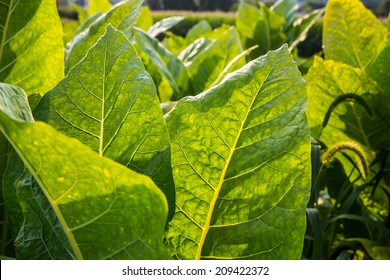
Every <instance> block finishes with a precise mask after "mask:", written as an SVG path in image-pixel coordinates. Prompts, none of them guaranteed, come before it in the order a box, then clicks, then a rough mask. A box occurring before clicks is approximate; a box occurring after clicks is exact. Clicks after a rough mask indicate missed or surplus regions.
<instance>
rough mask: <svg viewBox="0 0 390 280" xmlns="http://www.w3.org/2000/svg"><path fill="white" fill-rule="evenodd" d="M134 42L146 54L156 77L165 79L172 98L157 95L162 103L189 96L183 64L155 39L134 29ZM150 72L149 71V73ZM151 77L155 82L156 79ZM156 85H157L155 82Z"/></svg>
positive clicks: (188, 84) (188, 82)
mask: <svg viewBox="0 0 390 280" xmlns="http://www.w3.org/2000/svg"><path fill="white" fill-rule="evenodd" d="M135 40H136V42H137V47H138V48H139V49H140V50H141V51H142V52H143V53H144V54H146V58H147V59H149V60H150V61H149V63H146V64H147V67H148V70H149V66H148V65H154V67H155V71H156V72H157V73H156V74H157V76H158V75H160V76H161V77H162V78H163V79H165V80H166V81H167V82H168V84H169V86H170V87H171V89H172V94H171V95H172V96H170V94H166V93H159V95H160V100H161V101H162V102H165V101H169V100H177V99H180V98H182V97H183V96H186V95H189V93H190V92H191V91H190V81H189V78H188V74H187V70H186V69H185V67H184V65H183V63H182V62H181V61H180V60H179V59H178V58H177V57H176V56H175V55H173V54H172V53H170V52H169V51H168V50H167V49H166V48H164V46H163V45H161V44H160V43H159V42H158V41H157V40H156V39H155V38H152V37H151V36H150V35H148V34H147V33H145V32H143V31H142V30H140V29H135ZM150 72H151V71H150ZM151 73H152V76H153V79H154V80H155V81H157V77H155V75H153V72H151ZM156 84H157V85H158V83H157V82H156Z"/></svg>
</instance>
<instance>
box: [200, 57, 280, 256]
mask: <svg viewBox="0 0 390 280" xmlns="http://www.w3.org/2000/svg"><path fill="white" fill-rule="evenodd" d="M278 59H279V54H278V55H277V57H276V58H275V61H274V63H273V64H272V66H271V67H270V70H269V72H268V73H267V75H266V77H265V78H264V80H263V81H262V83H261V85H260V86H259V89H258V90H257V93H256V94H255V95H254V96H253V99H252V102H251V104H250V105H249V106H248V110H247V112H246V114H245V116H244V118H243V119H242V120H241V125H240V129H239V133H237V137H236V139H235V140H234V143H233V145H232V147H231V149H230V154H229V156H228V158H227V160H226V164H225V166H224V168H223V170H222V174H221V177H220V179H219V182H218V185H217V187H216V188H215V193H214V196H213V198H212V200H211V202H210V207H209V211H208V213H207V218H206V223H205V226H204V227H203V229H202V234H201V236H200V239H199V243H198V250H197V252H196V255H195V260H200V258H201V257H202V249H203V245H204V242H205V240H206V237H207V234H208V232H209V230H210V227H211V225H210V224H211V217H212V216H213V213H214V208H215V204H216V202H217V200H218V198H219V193H220V191H221V188H222V185H223V183H224V182H225V175H226V172H227V169H228V167H229V165H230V161H231V159H232V157H233V154H234V151H235V150H236V147H237V143H238V140H239V139H240V137H241V133H242V131H243V127H244V125H245V123H246V121H247V118H248V116H249V113H250V112H251V110H250V109H251V108H252V106H253V104H254V102H255V100H256V97H257V96H258V95H259V93H260V91H261V89H262V88H263V85H264V83H265V81H267V79H268V77H269V75H270V74H271V72H272V71H273V69H274V67H275V64H276V62H277V61H278Z"/></svg>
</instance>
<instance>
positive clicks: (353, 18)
mask: <svg viewBox="0 0 390 280" xmlns="http://www.w3.org/2000/svg"><path fill="white" fill-rule="evenodd" d="M323 32H324V35H323V41H324V42H323V43H324V52H325V58H326V59H332V60H335V61H339V62H343V63H346V64H348V65H351V66H354V67H358V68H361V69H365V68H366V67H367V65H369V64H370V62H371V61H372V60H373V59H374V58H375V56H376V52H377V47H378V45H379V44H380V42H381V41H382V40H383V38H384V37H385V35H386V28H385V26H384V25H383V24H382V22H381V21H380V20H379V19H377V18H376V17H375V15H374V14H373V13H372V12H371V11H370V10H368V9H366V8H365V7H364V5H363V3H362V2H361V1H360V0H330V1H329V2H328V4H327V6H326V10H325V17H324V31H323Z"/></svg>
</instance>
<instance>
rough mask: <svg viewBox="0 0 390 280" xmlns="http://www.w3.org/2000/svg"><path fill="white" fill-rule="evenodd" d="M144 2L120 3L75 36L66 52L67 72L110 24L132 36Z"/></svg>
mask: <svg viewBox="0 0 390 280" xmlns="http://www.w3.org/2000/svg"><path fill="white" fill-rule="evenodd" d="M142 2H143V1H142V0H126V1H123V2H120V3H118V4H117V5H115V6H113V7H112V8H111V9H110V10H109V11H108V12H107V13H105V14H103V15H101V16H100V17H99V18H97V19H96V20H95V21H94V22H93V23H92V24H91V25H90V26H89V27H88V28H87V29H86V30H85V31H83V32H82V33H80V34H79V35H78V36H76V37H74V39H73V40H72V41H71V42H70V43H69V44H68V46H67V50H66V52H65V71H66V73H67V72H68V71H69V69H70V68H72V67H73V66H75V65H76V64H77V63H78V62H79V61H80V60H81V59H82V58H83V57H84V56H85V55H86V54H87V52H88V49H89V48H90V47H92V46H93V45H94V44H95V43H96V41H97V40H98V39H99V38H100V37H101V36H102V35H103V34H104V32H105V30H106V27H107V26H108V25H109V24H111V25H112V26H113V27H115V28H117V29H119V30H120V31H122V32H123V33H124V34H125V35H126V37H128V38H130V37H131V34H132V29H133V26H134V25H135V23H136V20H137V17H138V15H139V13H140V8H141V3H142Z"/></svg>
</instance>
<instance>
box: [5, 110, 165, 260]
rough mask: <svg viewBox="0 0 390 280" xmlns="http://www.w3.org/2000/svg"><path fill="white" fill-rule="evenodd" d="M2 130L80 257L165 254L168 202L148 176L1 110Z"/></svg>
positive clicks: (131, 257)
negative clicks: (16, 118) (42, 191)
mask: <svg viewBox="0 0 390 280" xmlns="http://www.w3.org/2000/svg"><path fill="white" fill-rule="evenodd" d="M0 128H1V130H2V131H3V133H4V134H5V135H6V136H7V138H8V140H9V141H10V143H11V144H12V145H13V146H14V148H15V149H16V150H17V152H18V154H19V155H20V156H21V158H22V159H23V161H24V162H25V163H26V164H27V166H28V169H29V170H30V171H31V172H32V174H33V175H34V177H35V178H36V179H37V181H38V183H39V185H40V186H41V188H42V189H43V190H44V193H45V195H46V197H47V198H48V199H49V201H50V204H51V206H52V207H53V208H54V210H55V213H56V215H57V217H58V218H59V221H60V223H61V226H62V227H63V228H64V230H65V233H66V236H67V237H68V240H69V241H70V244H71V247H72V249H73V251H74V254H75V256H76V257H77V258H78V259H118V258H119V259H129V258H130V259H159V258H167V257H168V255H167V253H166V251H165V248H164V245H163V243H162V240H161V235H162V234H163V231H164V226H165V218H166V214H167V204H166V200H165V198H164V195H163V193H162V192H161V191H160V190H159V189H158V188H157V187H156V186H155V185H154V184H153V182H152V181H151V180H150V179H149V178H148V177H146V176H144V175H140V174H138V173H135V172H133V171H131V170H129V169H127V168H125V167H123V166H122V165H120V164H117V163H115V162H113V161H111V160H109V159H106V158H102V157H99V156H98V155H97V154H96V153H95V152H93V151H92V150H90V149H89V148H88V147H86V146H85V145H83V144H81V143H80V142H79V141H77V140H74V139H71V138H68V137H66V136H64V135H62V134H60V133H58V132H57V131H55V130H54V129H53V128H51V127H50V126H48V125H46V124H44V123H20V122H16V121H14V120H12V119H10V118H9V117H8V116H7V115H6V114H5V113H4V112H2V111H1V112H0Z"/></svg>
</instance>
